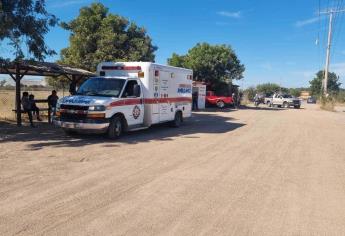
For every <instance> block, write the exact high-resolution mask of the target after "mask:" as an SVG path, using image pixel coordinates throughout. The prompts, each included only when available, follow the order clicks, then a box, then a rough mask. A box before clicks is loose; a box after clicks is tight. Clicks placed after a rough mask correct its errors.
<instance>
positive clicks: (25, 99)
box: [17, 92, 34, 127]
mask: <svg viewBox="0 0 345 236" xmlns="http://www.w3.org/2000/svg"><path fill="white" fill-rule="evenodd" d="M21 103H22V106H23V110H24V112H25V113H27V114H28V116H29V121H30V125H31V127H34V122H33V121H32V111H31V104H30V100H29V93H28V92H23V96H22V99H21ZM17 112H20V111H17Z"/></svg>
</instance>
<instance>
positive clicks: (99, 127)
mask: <svg viewBox="0 0 345 236" xmlns="http://www.w3.org/2000/svg"><path fill="white" fill-rule="evenodd" d="M54 124H55V125H56V126H60V127H61V128H64V129H71V130H90V131H100V132H102V131H105V130H107V129H108V127H109V123H77V122H67V121H59V120H54Z"/></svg>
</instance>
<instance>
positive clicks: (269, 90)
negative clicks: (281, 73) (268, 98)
mask: <svg viewBox="0 0 345 236" xmlns="http://www.w3.org/2000/svg"><path fill="white" fill-rule="evenodd" d="M256 90H257V92H258V93H263V94H265V95H272V94H273V93H275V92H280V91H281V87H280V86H279V85H278V84H274V83H265V84H259V85H258V86H256Z"/></svg>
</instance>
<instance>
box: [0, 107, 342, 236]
mask: <svg viewBox="0 0 345 236" xmlns="http://www.w3.org/2000/svg"><path fill="white" fill-rule="evenodd" d="M35 132H36V133H32V130H30V129H29V128H22V129H21V131H20V133H18V134H17V135H13V131H12V127H8V126H6V125H3V126H2V131H1V136H0V140H1V141H0V235H236V236H237V235H344V234H345V171H344V170H345V112H338V113H331V112H324V111H320V110H318V109H317V108H315V106H308V107H307V108H306V109H301V110H293V109H292V110H271V109H265V108H261V109H258V110H255V109H253V108H252V109H249V108H248V109H243V110H239V111H224V112H215V111H209V112H200V113H197V114H194V118H193V119H192V120H191V121H189V122H187V123H186V124H185V125H184V126H183V127H181V128H180V129H171V128H168V127H164V126H160V127H154V128H152V129H150V130H146V131H142V132H136V133H132V134H129V135H127V136H125V137H123V138H122V139H121V140H120V141H118V142H114V141H108V140H106V139H103V138H100V137H97V136H95V137H85V136H82V137H74V138H68V137H64V135H63V134H62V133H61V132H60V131H59V130H47V129H44V128H37V129H36V130H35ZM39 133H40V134H39ZM24 140H27V141H24Z"/></svg>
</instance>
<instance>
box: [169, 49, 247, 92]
mask: <svg viewBox="0 0 345 236" xmlns="http://www.w3.org/2000/svg"><path fill="white" fill-rule="evenodd" d="M168 64H169V65H171V66H178V67H185V68H190V69H192V70H193V72H194V80H197V81H204V82H207V83H209V84H211V85H214V86H218V85H219V84H229V83H230V82H231V81H232V80H239V79H242V78H243V72H244V70H245V67H244V65H243V64H241V62H240V60H239V59H238V58H237V56H236V54H235V52H234V51H233V50H232V49H231V47H230V46H228V45H224V44H222V45H210V44H208V43H198V44H197V45H196V46H195V47H193V48H192V49H190V50H189V51H188V53H187V55H182V56H181V55H177V54H176V53H174V54H173V55H172V57H171V58H169V59H168Z"/></svg>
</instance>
